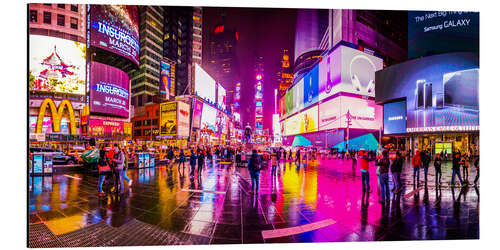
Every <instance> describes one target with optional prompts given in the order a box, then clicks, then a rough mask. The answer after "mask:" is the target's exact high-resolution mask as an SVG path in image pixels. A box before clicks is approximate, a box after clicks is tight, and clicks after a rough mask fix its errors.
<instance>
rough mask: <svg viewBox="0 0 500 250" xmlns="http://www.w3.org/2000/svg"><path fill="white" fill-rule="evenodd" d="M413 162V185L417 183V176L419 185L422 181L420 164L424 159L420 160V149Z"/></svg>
mask: <svg viewBox="0 0 500 250" xmlns="http://www.w3.org/2000/svg"><path fill="white" fill-rule="evenodd" d="M411 164H412V165H413V185H415V177H416V179H417V186H418V185H419V182H420V165H421V164H422V161H421V160H420V153H419V152H418V150H416V151H415V154H414V155H413V157H412V158H411Z"/></svg>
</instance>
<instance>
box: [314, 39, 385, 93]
mask: <svg viewBox="0 0 500 250" xmlns="http://www.w3.org/2000/svg"><path fill="white" fill-rule="evenodd" d="M382 67H383V60H382V59H380V58H378V57H375V56H372V55H369V54H367V53H364V52H362V51H359V50H356V49H353V48H349V47H346V46H339V47H337V48H336V49H335V50H334V51H333V52H331V53H330V54H329V55H328V56H326V58H324V59H323V60H322V61H321V62H320V63H319V92H320V93H319V99H320V100H323V99H325V98H327V97H329V96H332V95H334V94H336V93H339V92H344V93H353V94H359V95H366V96H371V97H374V96H375V72H376V71H377V70H381V69H382Z"/></svg>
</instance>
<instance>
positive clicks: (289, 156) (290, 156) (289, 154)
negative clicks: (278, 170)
mask: <svg viewBox="0 0 500 250" xmlns="http://www.w3.org/2000/svg"><path fill="white" fill-rule="evenodd" d="M288 161H292V149H290V150H289V151H288ZM290 164H291V163H290Z"/></svg>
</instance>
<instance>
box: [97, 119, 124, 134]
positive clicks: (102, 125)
mask: <svg viewBox="0 0 500 250" xmlns="http://www.w3.org/2000/svg"><path fill="white" fill-rule="evenodd" d="M89 133H90V134H91V135H102V134H123V122H122V121H112V120H101V119H89Z"/></svg>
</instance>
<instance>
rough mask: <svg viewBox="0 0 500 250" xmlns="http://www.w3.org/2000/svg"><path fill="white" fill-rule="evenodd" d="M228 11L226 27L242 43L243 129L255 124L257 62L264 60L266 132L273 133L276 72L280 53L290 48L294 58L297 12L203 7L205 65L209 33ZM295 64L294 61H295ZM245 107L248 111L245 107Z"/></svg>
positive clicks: (239, 59)
mask: <svg viewBox="0 0 500 250" xmlns="http://www.w3.org/2000/svg"><path fill="white" fill-rule="evenodd" d="M223 10H225V14H226V16H225V23H224V25H225V27H226V28H227V29H233V28H236V30H237V32H238V35H239V41H238V44H237V45H236V54H237V57H238V61H239V65H240V69H239V72H240V74H241V77H240V79H241V84H242V91H241V99H242V100H241V103H240V104H241V107H242V110H241V118H242V121H243V126H245V125H246V123H247V122H249V123H250V124H253V122H254V120H253V115H251V114H252V113H253V112H255V110H254V107H255V103H254V102H253V95H254V84H255V75H254V72H253V70H254V60H255V57H256V56H263V57H264V129H266V128H269V133H271V132H272V114H273V113H274V89H275V88H278V82H277V72H278V71H279V70H280V61H281V60H280V57H281V50H282V49H288V50H289V53H290V58H294V55H293V51H294V50H293V48H294V47H293V46H294V40H295V19H296V9H271V8H229V7H226V8H216V7H204V8H203V33H204V34H203V63H204V64H205V62H206V60H207V59H208V56H209V53H208V48H209V43H208V42H209V41H208V34H207V33H206V32H211V31H213V29H214V27H215V25H217V24H220V23H221V22H222V17H221V14H222V12H223ZM292 63H293V62H292ZM244 107H246V108H244Z"/></svg>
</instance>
